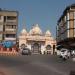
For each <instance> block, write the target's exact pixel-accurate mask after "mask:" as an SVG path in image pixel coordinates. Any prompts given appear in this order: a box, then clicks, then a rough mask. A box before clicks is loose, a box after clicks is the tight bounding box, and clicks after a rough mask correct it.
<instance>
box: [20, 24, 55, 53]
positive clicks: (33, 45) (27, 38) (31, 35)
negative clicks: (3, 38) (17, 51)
mask: <svg viewBox="0 0 75 75" xmlns="http://www.w3.org/2000/svg"><path fill="white" fill-rule="evenodd" d="M23 44H25V46H26V47H27V48H29V49H30V50H31V51H32V53H34V54H35V53H37V54H38V53H39V52H40V51H41V52H42V54H43V53H44V51H45V50H47V49H48V50H50V52H51V54H53V50H54V49H53V46H56V40H55V39H54V38H53V37H52V35H51V33H50V31H49V30H47V31H46V32H45V33H43V32H42V30H41V29H40V27H39V25H38V24H35V25H34V26H33V27H32V29H30V31H29V32H27V30H26V29H23V30H22V31H21V33H20V35H19V48H20V47H21V46H22V45H23Z"/></svg>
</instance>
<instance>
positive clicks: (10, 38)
mask: <svg viewBox="0 0 75 75" xmlns="http://www.w3.org/2000/svg"><path fill="white" fill-rule="evenodd" d="M5 40H16V38H13V37H5Z"/></svg>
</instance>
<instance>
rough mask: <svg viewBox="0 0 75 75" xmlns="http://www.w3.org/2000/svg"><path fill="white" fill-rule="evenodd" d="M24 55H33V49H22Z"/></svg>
mask: <svg viewBox="0 0 75 75" xmlns="http://www.w3.org/2000/svg"><path fill="white" fill-rule="evenodd" d="M22 55H31V51H30V49H28V48H23V49H22Z"/></svg>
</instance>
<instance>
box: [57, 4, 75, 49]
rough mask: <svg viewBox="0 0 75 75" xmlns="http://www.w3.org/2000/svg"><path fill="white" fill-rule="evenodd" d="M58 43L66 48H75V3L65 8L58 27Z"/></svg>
mask: <svg viewBox="0 0 75 75" xmlns="http://www.w3.org/2000/svg"><path fill="white" fill-rule="evenodd" d="M56 33H57V36H56V38H57V45H62V46H63V47H66V48H71V49H73V48H75V4H72V5H70V6H68V7H66V9H65V10H64V12H63V14H62V16H61V17H60V18H59V20H58V23H57V28H56Z"/></svg>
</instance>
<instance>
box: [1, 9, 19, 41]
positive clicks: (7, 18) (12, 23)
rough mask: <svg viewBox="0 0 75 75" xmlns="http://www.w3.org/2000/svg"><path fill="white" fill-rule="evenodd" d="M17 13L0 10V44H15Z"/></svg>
mask: <svg viewBox="0 0 75 75" xmlns="http://www.w3.org/2000/svg"><path fill="white" fill-rule="evenodd" d="M17 27H18V12H17V11H9V10H2V9H0V42H3V41H6V40H11V41H13V42H16V40H17V30H18V28H17Z"/></svg>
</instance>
